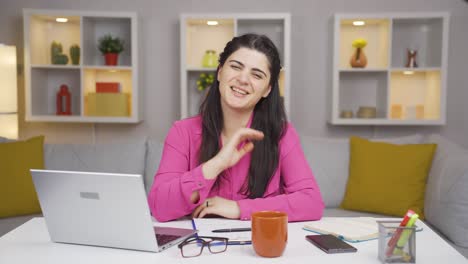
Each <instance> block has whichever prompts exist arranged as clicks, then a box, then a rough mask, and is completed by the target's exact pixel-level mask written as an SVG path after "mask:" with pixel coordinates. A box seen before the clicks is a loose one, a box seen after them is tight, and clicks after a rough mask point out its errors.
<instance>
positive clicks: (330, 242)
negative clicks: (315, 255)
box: [306, 235, 357, 254]
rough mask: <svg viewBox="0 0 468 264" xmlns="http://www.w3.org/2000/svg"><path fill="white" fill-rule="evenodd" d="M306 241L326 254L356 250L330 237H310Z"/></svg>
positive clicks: (334, 237)
mask: <svg viewBox="0 0 468 264" xmlns="http://www.w3.org/2000/svg"><path fill="white" fill-rule="evenodd" d="M306 239H307V241H309V242H310V243H312V244H314V245H316V246H317V247H318V248H320V249H321V250H323V251H325V252H326V253H328V254H333V253H346V252H356V251H357V248H355V247H353V246H351V245H350V244H348V243H346V242H344V241H343V240H341V239H339V238H337V237H336V236H332V235H310V236H306Z"/></svg>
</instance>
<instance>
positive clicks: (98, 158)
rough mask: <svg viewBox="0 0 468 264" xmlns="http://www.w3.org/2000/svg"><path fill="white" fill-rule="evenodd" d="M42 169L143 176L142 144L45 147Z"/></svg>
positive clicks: (142, 142)
mask: <svg viewBox="0 0 468 264" xmlns="http://www.w3.org/2000/svg"><path fill="white" fill-rule="evenodd" d="M44 152H45V167H46V168H47V169H50V170H71V171H88V172H111V173H112V172H113V173H134V174H140V175H143V173H144V172H145V170H144V168H145V155H146V143H145V140H140V141H135V142H131V143H113V144H96V145H88V144H78V145H74V144H49V145H48V144H46V145H45V151H44Z"/></svg>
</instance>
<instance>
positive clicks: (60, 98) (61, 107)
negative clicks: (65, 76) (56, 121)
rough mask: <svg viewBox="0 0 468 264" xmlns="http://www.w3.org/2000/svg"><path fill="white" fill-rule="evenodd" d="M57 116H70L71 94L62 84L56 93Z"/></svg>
mask: <svg viewBox="0 0 468 264" xmlns="http://www.w3.org/2000/svg"><path fill="white" fill-rule="evenodd" d="M56 103H57V115H71V114H72V113H71V93H70V91H68V86H66V85H65V84H62V85H61V86H60V90H59V91H58V92H57V101H56Z"/></svg>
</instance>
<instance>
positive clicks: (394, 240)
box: [385, 210, 415, 257]
mask: <svg viewBox="0 0 468 264" xmlns="http://www.w3.org/2000/svg"><path fill="white" fill-rule="evenodd" d="M414 214H415V212H414V211H413V210H408V212H406V214H405V217H404V218H403V220H401V223H400V227H405V226H406V225H407V224H408V221H409V220H410V218H411V216H413V215H414ZM402 231H403V229H401V228H397V230H395V233H394V234H393V236H392V238H391V239H390V241H388V248H387V251H386V252H385V255H386V256H387V257H390V256H391V255H392V253H393V250H394V249H395V246H396V244H397V241H398V239H399V238H400V236H401V232H402Z"/></svg>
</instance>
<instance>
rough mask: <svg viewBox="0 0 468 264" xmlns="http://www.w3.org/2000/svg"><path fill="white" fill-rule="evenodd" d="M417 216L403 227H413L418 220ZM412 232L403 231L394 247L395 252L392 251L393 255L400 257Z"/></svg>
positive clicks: (411, 218) (413, 216)
mask: <svg viewBox="0 0 468 264" xmlns="http://www.w3.org/2000/svg"><path fill="white" fill-rule="evenodd" d="M418 218H419V215H418V214H414V215H412V216H411V217H410V219H409V221H408V224H406V226H405V227H413V226H414V223H416V220H418ZM412 232H413V230H403V232H402V233H401V236H400V239H398V242H397V244H396V246H395V250H393V254H394V255H401V254H402V253H403V251H402V249H403V248H404V247H405V245H406V243H407V242H408V239H409V237H410V235H411V233H412Z"/></svg>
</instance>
